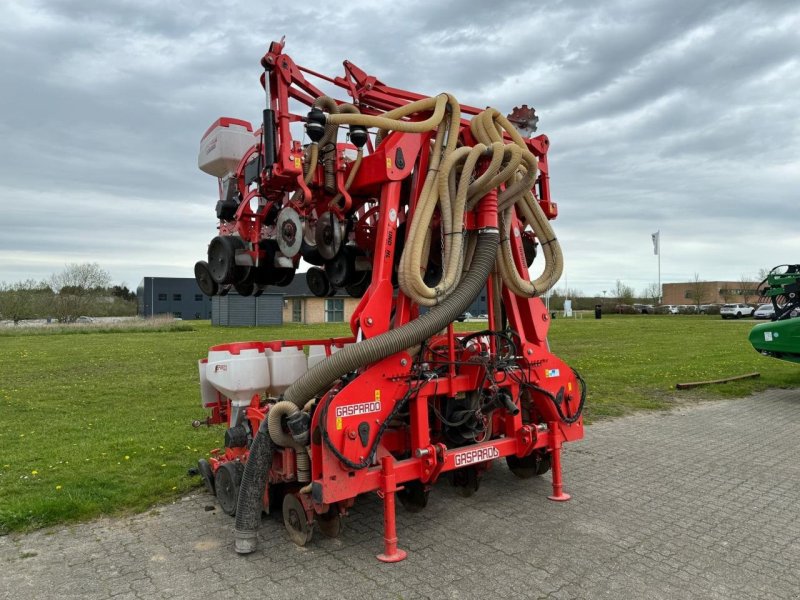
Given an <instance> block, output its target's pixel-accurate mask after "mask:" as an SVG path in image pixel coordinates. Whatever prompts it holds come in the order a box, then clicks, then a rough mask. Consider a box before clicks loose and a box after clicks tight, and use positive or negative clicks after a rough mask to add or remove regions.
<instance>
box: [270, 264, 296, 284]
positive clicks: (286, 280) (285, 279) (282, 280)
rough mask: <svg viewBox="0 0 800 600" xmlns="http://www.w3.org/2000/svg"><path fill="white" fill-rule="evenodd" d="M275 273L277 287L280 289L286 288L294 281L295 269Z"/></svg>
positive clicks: (277, 270)
mask: <svg viewBox="0 0 800 600" xmlns="http://www.w3.org/2000/svg"><path fill="white" fill-rule="evenodd" d="M275 271H276V273H275V285H277V286H278V287H286V286H287V285H289V284H290V283H292V281H294V272H295V271H294V269H288V268H281V269H275Z"/></svg>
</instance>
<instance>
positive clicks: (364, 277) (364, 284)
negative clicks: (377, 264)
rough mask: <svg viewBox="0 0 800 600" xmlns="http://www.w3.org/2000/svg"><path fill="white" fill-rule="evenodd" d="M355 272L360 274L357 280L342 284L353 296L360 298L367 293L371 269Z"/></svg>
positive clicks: (370, 280) (370, 279) (370, 281)
mask: <svg viewBox="0 0 800 600" xmlns="http://www.w3.org/2000/svg"><path fill="white" fill-rule="evenodd" d="M356 273H357V274H360V277H359V278H358V280H357V281H355V282H353V283H350V284H348V285H346V286H344V289H345V290H346V291H347V293H348V294H350V296H352V297H353V298H361V297H362V296H363V295H364V294H366V293H367V290H368V289H369V285H370V284H371V283H372V271H357V272H356Z"/></svg>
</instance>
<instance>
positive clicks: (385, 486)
mask: <svg viewBox="0 0 800 600" xmlns="http://www.w3.org/2000/svg"><path fill="white" fill-rule="evenodd" d="M396 491H397V485H396V483H395V475H394V458H393V457H392V456H384V457H383V458H382V459H381V489H380V491H379V492H378V495H379V496H380V497H381V498H383V553H382V554H378V557H377V558H378V560H379V561H381V562H386V563H394V562H400V561H401V560H403V559H404V558H405V557H406V556H407V553H406V551H405V550H400V548H398V547H397V524H396V523H395V514H394V513H395V511H394V494H395V492H396Z"/></svg>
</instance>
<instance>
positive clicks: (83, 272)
mask: <svg viewBox="0 0 800 600" xmlns="http://www.w3.org/2000/svg"><path fill="white" fill-rule="evenodd" d="M135 314H136V294H135V293H134V292H132V291H131V290H129V289H128V288H127V287H126V286H125V285H124V284H122V285H113V286H112V285H111V275H110V274H109V273H108V271H106V270H104V269H102V268H101V267H100V265H98V264H97V263H81V264H70V265H67V266H66V267H65V268H64V270H63V271H61V272H59V273H54V274H53V275H51V276H50V278H49V279H45V280H42V281H35V280H33V279H28V280H26V281H19V282H16V283H10V284H9V283H5V282H3V283H0V319H3V320H10V321H13V322H14V324H17V323H19V322H20V321H23V320H25V319H48V318H52V319H54V320H56V321H58V322H60V323H74V322H75V321H76V320H77V319H78V318H79V317H82V316H91V317H108V316H130V315H135Z"/></svg>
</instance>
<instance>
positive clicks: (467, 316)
mask: <svg viewBox="0 0 800 600" xmlns="http://www.w3.org/2000/svg"><path fill="white" fill-rule="evenodd" d="M471 318H472V313H471V312H463V313H461V314H460V315H458V316H457V317H456V321H458V322H459V323H463V322H464V321H466V320H467V319H471Z"/></svg>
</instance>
